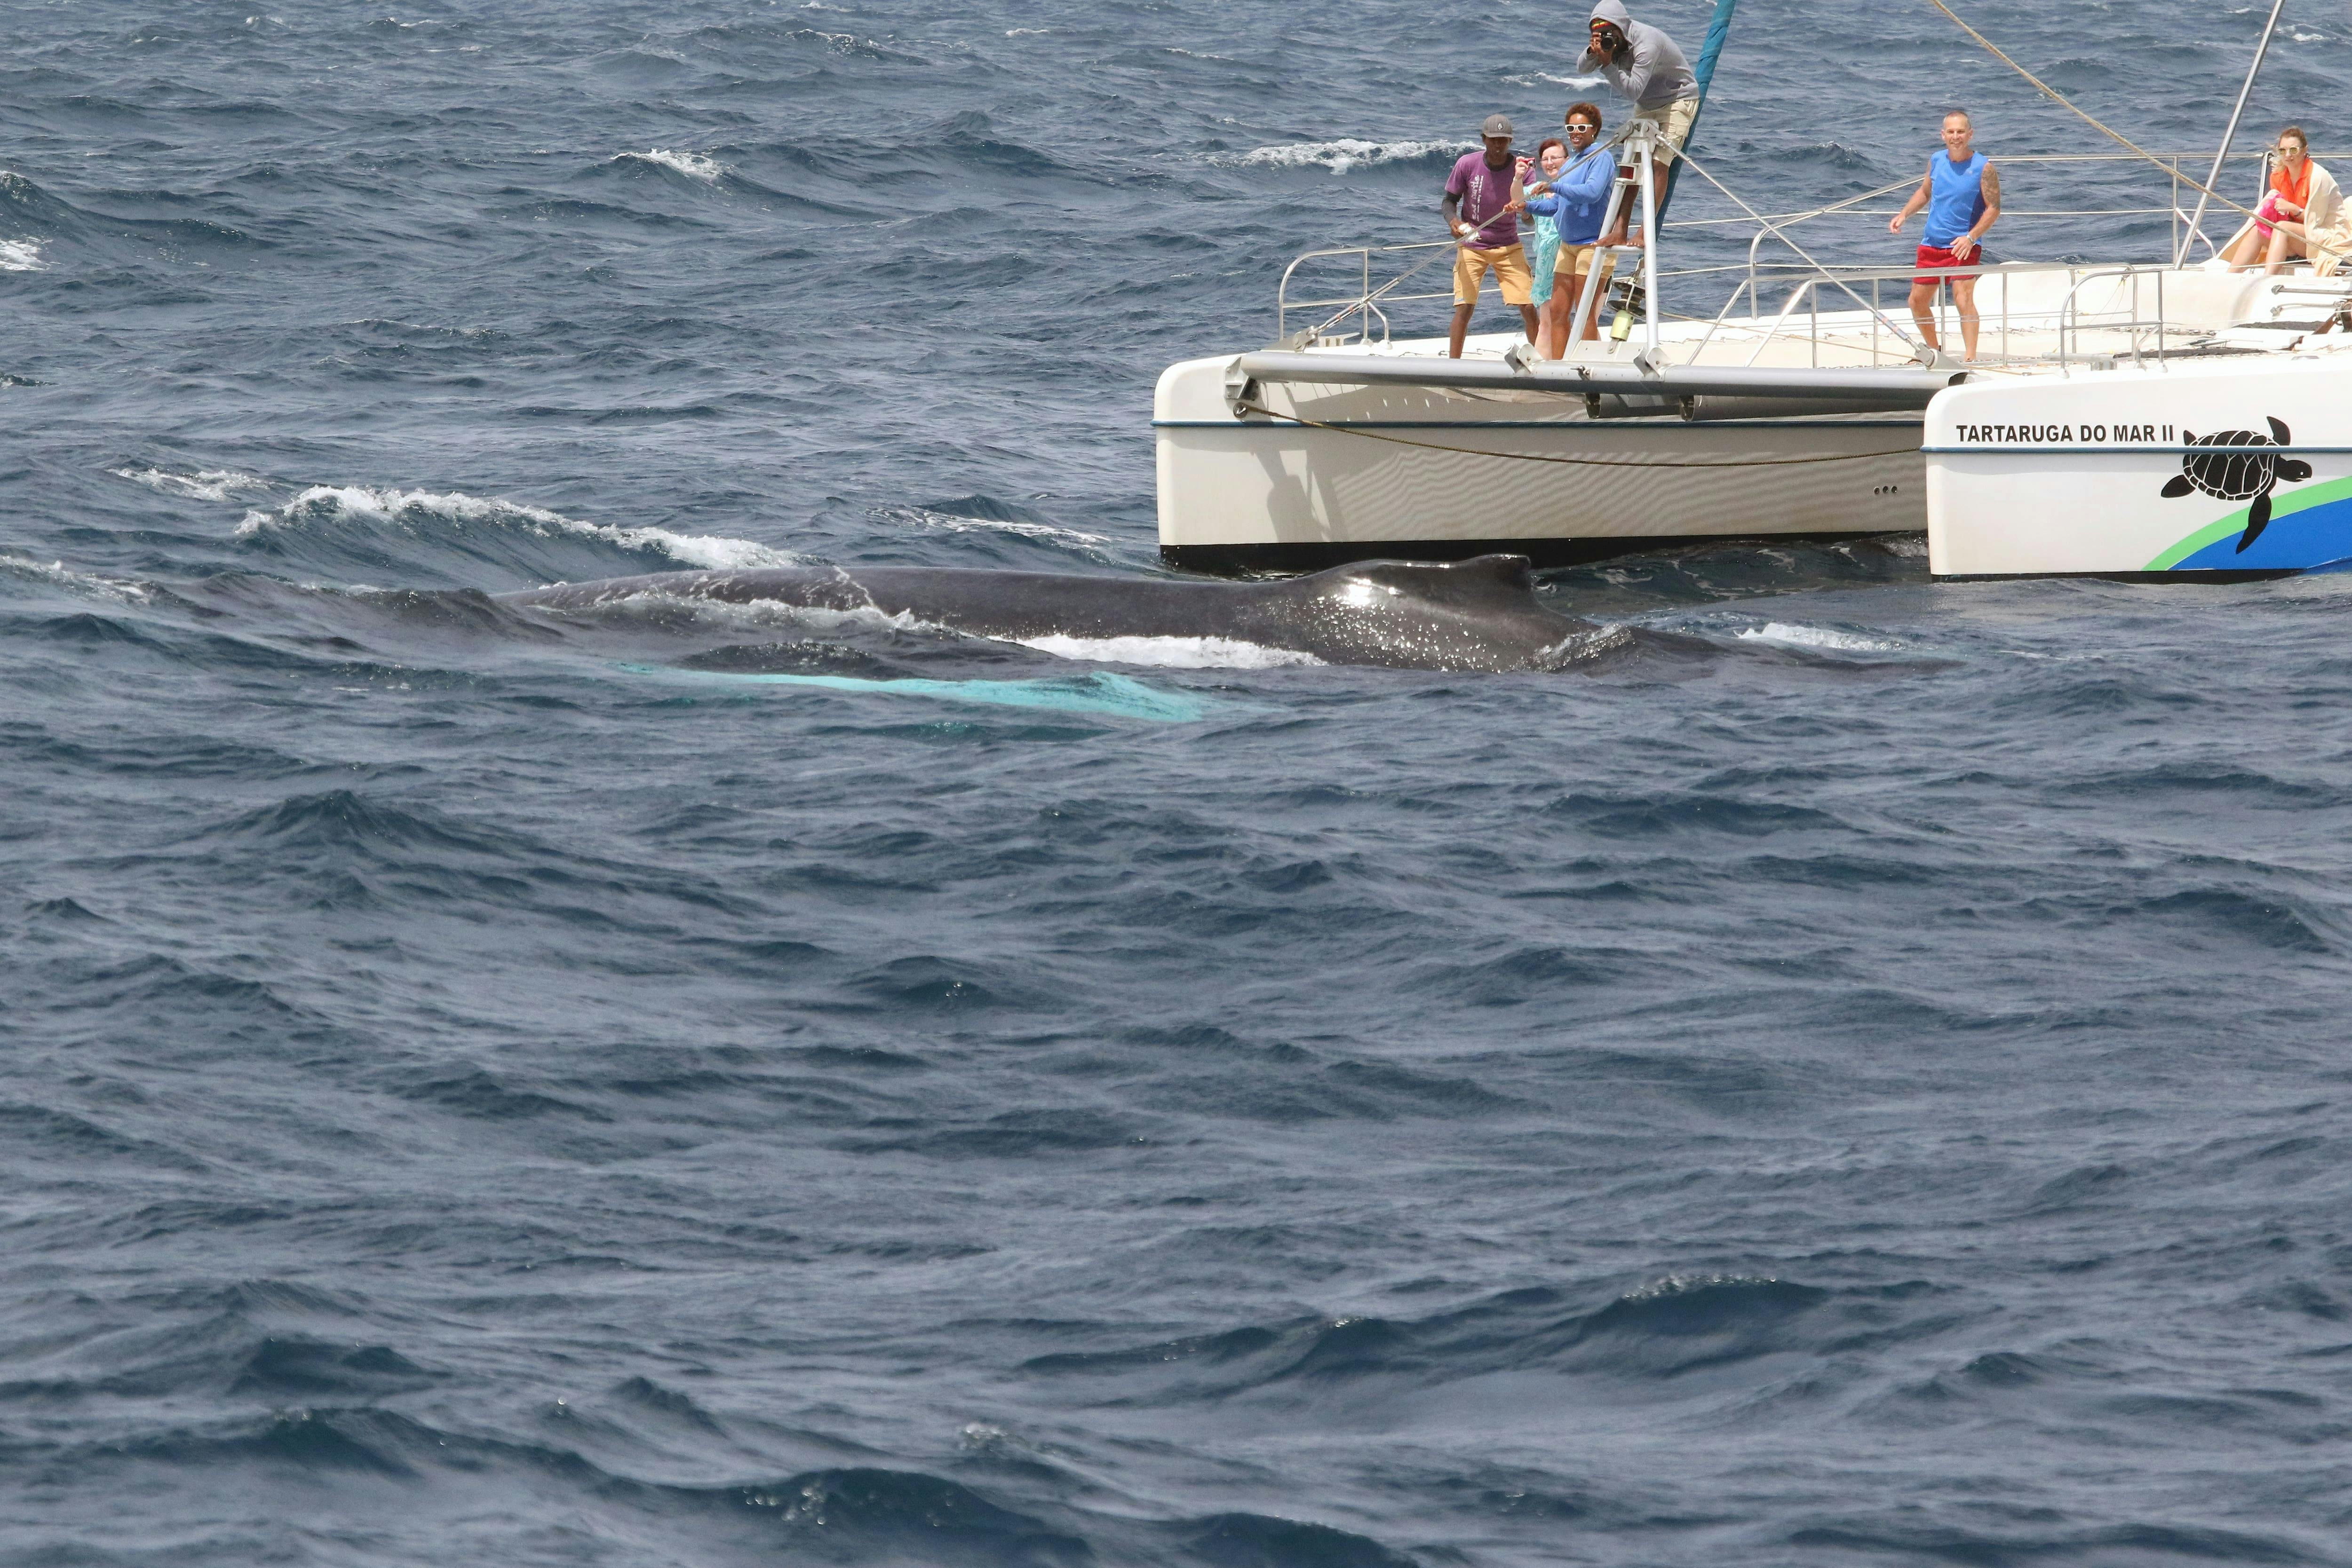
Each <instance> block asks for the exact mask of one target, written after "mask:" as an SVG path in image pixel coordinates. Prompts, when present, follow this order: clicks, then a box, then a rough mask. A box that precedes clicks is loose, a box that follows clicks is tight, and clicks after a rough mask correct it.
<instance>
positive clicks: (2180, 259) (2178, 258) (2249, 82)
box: [1707, 0, 2286, 267]
mask: <svg viewBox="0 0 2352 1568" xmlns="http://www.w3.org/2000/svg"><path fill="white" fill-rule="evenodd" d="M2285 8H2286V0H2271V19H2270V21H2269V22H2268V23H2267V24H2266V25H2265V26H2263V41H2262V42H2261V43H2259V44H2257V45H2255V46H2254V63H2253V64H2252V66H2250V67H2248V68H2247V69H2246V84H2245V86H2243V87H2242V88H2240V89H2238V107H2237V108H2235V109H2233V110H2231V111H2230V129H2229V130H2227V131H2223V132H2221V151H2220V152H2216V153H2214V154H2213V169H2212V172H2210V173H2209V174H2207V175H2206V176H2205V188H2204V189H2203V190H2201V191H2200V192H2198V193H2197V213H2196V215H2195V216H2194V217H2191V218H2190V219H2189V232H2188V233H2187V234H2185V235H2181V236H2180V249H2179V252H2177V253H2176V254H2175V255H2174V256H2173V258H2172V265H2173V266H2175V267H2186V266H2187V265H2188V264H2189V246H2192V245H2195V244H2196V243H2197V242H2198V240H2199V239H2200V238H2202V237H2203V232H2204V225H2205V204H2206V203H2207V202H2208V201H2210V200H2211V199H2212V195H2213V187H2214V186H2216V185H2218V184H2220V183H2221V163H2222V161H2223V160H2224V159H2226V158H2228V157H2229V156H2230V143H2231V142H2232V141H2236V140H2237V139H2238V120H2239V119H2240V118H2241V117H2242V115H2244V113H2245V112H2246V99H2247V96H2248V95H2249V94H2251V93H2252V91H2253V90H2254V78H2255V77H2257V76H2259V75H2261V74H2262V68H2263V56H2264V55H2267V54H2269V53H2270V52H2271V35H2272V34H2273V33H2275V32H2277V31H2278V19H2279V13H2280V12H2281V11H2283V10H2284V9H2285ZM1707 41H1708V42H1709V43H1710V44H1711V43H1713V42H1714V35H1713V34H1709V35H1708V36H1707ZM2174 210H2175V211H2178V210H2179V209H2178V208H2176V209H2174ZM2205 243H2206V244H2207V245H2209V246H2210V245H2211V244H2212V243H2213V242H2212V241H2210V240H2207V241H2206V242H2205Z"/></svg>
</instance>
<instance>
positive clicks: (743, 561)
mask: <svg viewBox="0 0 2352 1568" xmlns="http://www.w3.org/2000/svg"><path fill="white" fill-rule="evenodd" d="M418 517H438V518H440V519H442V520H443V521H446V522H454V523H461V524H465V525H467V526H469V527H477V528H480V527H490V528H522V529H525V530H526V531H528V532H530V533H534V534H537V535H539V536H540V537H541V538H556V537H558V536H559V535H563V534H570V535H572V536H574V537H577V538H596V539H602V540H604V542H605V543H607V544H613V545H618V546H620V547H621V548H622V549H657V550H659V551H661V552H662V553H663V554H664V555H667V556H668V557H670V558H671V559H674V560H677V561H681V562H683V563H685V564H686V565H688V566H698V567H702V568H704V569H705V570H710V571H742V570H751V569H754V568H761V567H782V566H797V565H799V564H800V558H799V557H798V556H795V555H793V554H792V553H791V552H790V551H788V550H780V549H771V548H770V547H768V546H766V545H763V544H754V543H753V542H752V541H751V540H750V539H730V538H724V537H723V536H718V535H709V534H674V533H672V532H670V531H669V530H668V529H667V528H621V527H618V526H616V525H614V524H611V523H583V522H582V521H580V520H579V519H578V518H576V517H565V516H563V514H562V513H561V512H551V511H549V510H547V509H546V508H545V507H526V506H523V505H521V504H520V503H519V502H514V501H485V500H483V499H482V498H480V497H478V496H468V495H466V494H465V493H463V492H462V491H455V490H453V491H450V492H448V493H447V494H438V493H436V492H434V491H431V490H374V489H370V488H368V487H367V486H362V485H313V486H310V488H309V489H307V490H305V491H303V492H302V493H301V494H300V495H299V496H297V497H294V498H293V499H292V500H290V501H289V502H287V503H286V504H285V505H284V506H283V507H278V509H277V510H276V511H274V512H263V511H251V512H247V513H246V515H245V520H244V521H243V522H241V523H239V524H237V526H236V537H237V538H253V537H254V536H255V535H257V534H261V533H265V532H269V531H272V530H276V529H281V528H300V527H301V526H302V525H304V524H305V523H308V522H312V521H317V520H322V519H326V518H345V519H350V520H353V521H358V522H363V523H375V524H383V525H386V526H390V527H394V528H407V529H409V530H410V531H412V532H413V531H414V530H415V520H416V519H417V518H418Z"/></svg>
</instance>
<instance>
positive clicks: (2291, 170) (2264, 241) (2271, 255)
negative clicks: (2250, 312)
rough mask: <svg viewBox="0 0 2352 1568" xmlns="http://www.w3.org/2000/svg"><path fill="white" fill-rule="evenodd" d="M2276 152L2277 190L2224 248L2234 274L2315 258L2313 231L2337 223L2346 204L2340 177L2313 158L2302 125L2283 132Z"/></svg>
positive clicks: (2274, 182)
mask: <svg viewBox="0 0 2352 1568" xmlns="http://www.w3.org/2000/svg"><path fill="white" fill-rule="evenodd" d="M2272 154H2273V163H2272V167H2271V187H2270V190H2269V191H2268V192H2267V193H2265V194H2264V195H2263V204H2262V206H2261V207H2260V208H2258V209H2257V210H2256V212H2255V215H2254V216H2252V218H2249V219H2247V220H2246V223H2245V225H2244V226H2243V227H2242V228H2240V229H2239V230H2238V232H2237V233H2236V234H2233V235H2231V236H2230V243H2229V244H2228V245H2226V246H2222V247H2221V254H2222V255H2224V256H2228V257H2229V258H2230V270H2231V271H2232V272H2243V271H2245V270H2246V269H2247V268H2249V267H2253V266H2254V265H2255V264H2256V263H2258V262H2259V263H2261V264H2262V266H2263V272H2264V273H2265V274H2271V273H2278V272H2283V271H2284V270H2285V269H2286V264H2287V263H2288V261H2290V260H2302V259H2304V258H2305V257H2307V256H2310V254H2311V231H2312V230H2313V229H2326V228H2328V227H2330V226H2331V225H2334V223H2335V222H2336V209H2337V208H2338V207H2340V206H2341V205H2342V204H2343V199H2344V198H2343V196H2342V194H2341V193H2339V192H2338V191H2337V190H2336V176H2335V175H2333V174H2330V173H2329V172H2327V171H2326V170H2325V169H2323V168H2321V167H2320V166H2319V163H2318V162H2317V161H2316V160H2315V159H2314V158H2313V157H2312V156H2311V141H2310V139H2309V138H2308V137H2306V136H2305V135H2304V133H2303V127H2302V126H2300V125H2290V126H2288V127H2287V128H2286V129H2285V130H2284V131H2280V132H2279V133H2278V142H2277V144H2276V145H2275V146H2274V147H2273V149H2272Z"/></svg>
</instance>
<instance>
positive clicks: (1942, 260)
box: [1911, 245, 1985, 288]
mask: <svg viewBox="0 0 2352 1568" xmlns="http://www.w3.org/2000/svg"><path fill="white" fill-rule="evenodd" d="M1984 259H1985V253H1984V246H1977V248H1976V249H1974V250H1972V251H1970V252H1969V259H1968V260H1966V261H1962V260H1961V259H1960V258H1959V257H1958V256H1954V255H1953V254H1952V251H1951V247H1950V246H1941V245H1923V246H1920V247H1919V256H1918V259H1917V260H1916V261H1915V262H1913V263H1912V265H1913V266H1914V267H1981V266H1983V265H1984ZM1975 276H1976V274H1975V273H1973V272H1971V273H1969V275H1968V277H1975ZM1911 281H1912V282H1914V283H1916V284H1919V285H1921V286H1922V287H1928V288H1933V287H1936V285H1937V284H1939V283H1959V282H1964V281H1966V279H1965V278H1958V277H1915V278H1913V279H1912V280H1911Z"/></svg>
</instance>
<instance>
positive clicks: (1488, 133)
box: [1443, 114, 1536, 360]
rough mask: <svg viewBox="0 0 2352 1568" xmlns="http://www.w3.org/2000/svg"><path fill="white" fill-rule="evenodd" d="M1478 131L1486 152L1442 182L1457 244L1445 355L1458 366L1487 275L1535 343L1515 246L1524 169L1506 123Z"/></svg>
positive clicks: (1468, 157)
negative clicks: (1451, 325) (1448, 344)
mask: <svg viewBox="0 0 2352 1568" xmlns="http://www.w3.org/2000/svg"><path fill="white" fill-rule="evenodd" d="M1481 131H1482V132H1483V134H1484V136H1485V138H1486V150H1485V151H1484V152H1465V153H1464V154H1463V155H1462V161H1461V162H1458V163H1456V164H1454V172H1453V173H1452V174H1450V175H1448V176H1447V177H1446V181H1445V202H1444V208H1443V210H1444V214H1445V226H1446V227H1447V228H1448V229H1450V230H1451V231H1453V234H1454V238H1455V239H1457V240H1459V241H1461V242H1462V245H1461V248H1460V249H1459V250H1457V251H1456V252H1455V253H1454V335H1453V338H1452V344H1453V346H1452V348H1451V349H1450V350H1448V352H1450V353H1451V354H1452V355H1453V357H1454V359H1457V360H1458V359H1460V358H1461V357H1462V340H1463V338H1464V336H1465V335H1466V334H1467V333H1468V332H1469V330H1470V316H1471V313H1472V312H1473V311H1475V310H1476V309H1477V308H1478V286H1479V284H1480V282H1481V281H1482V280H1484V279H1485V277H1486V274H1487V272H1488V271H1489V270H1492V271H1493V273H1494V274H1495V284H1496V287H1498V288H1500V289H1501V290H1502V291H1503V303H1504V304H1506V305H1516V306H1517V307H1518V308H1519V316H1520V319H1523V320H1525V321H1526V322H1527V324H1528V342H1530V343H1532V342H1534V341H1535V339H1536V308H1535V283H1536V278H1535V271H1534V269H1533V268H1532V267H1528V253H1527V252H1526V251H1525V250H1524V249H1522V248H1521V247H1520V245H1519V214H1520V211H1521V210H1522V209H1523V208H1524V207H1525V206H1526V204H1527V202H1526V197H1525V195H1524V193H1522V192H1521V190H1520V188H1519V180H1520V178H1521V176H1522V175H1523V174H1524V173H1525V172H1526V170H1527V164H1526V162H1524V161H1523V160H1521V159H1518V158H1515V157H1513V156H1512V154H1511V122H1510V121H1509V120H1506V119H1505V118H1504V117H1503V116H1501V115H1499V114H1490V115H1488V116H1487V117H1486V124H1485V125H1484V126H1483V127H1481Z"/></svg>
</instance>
